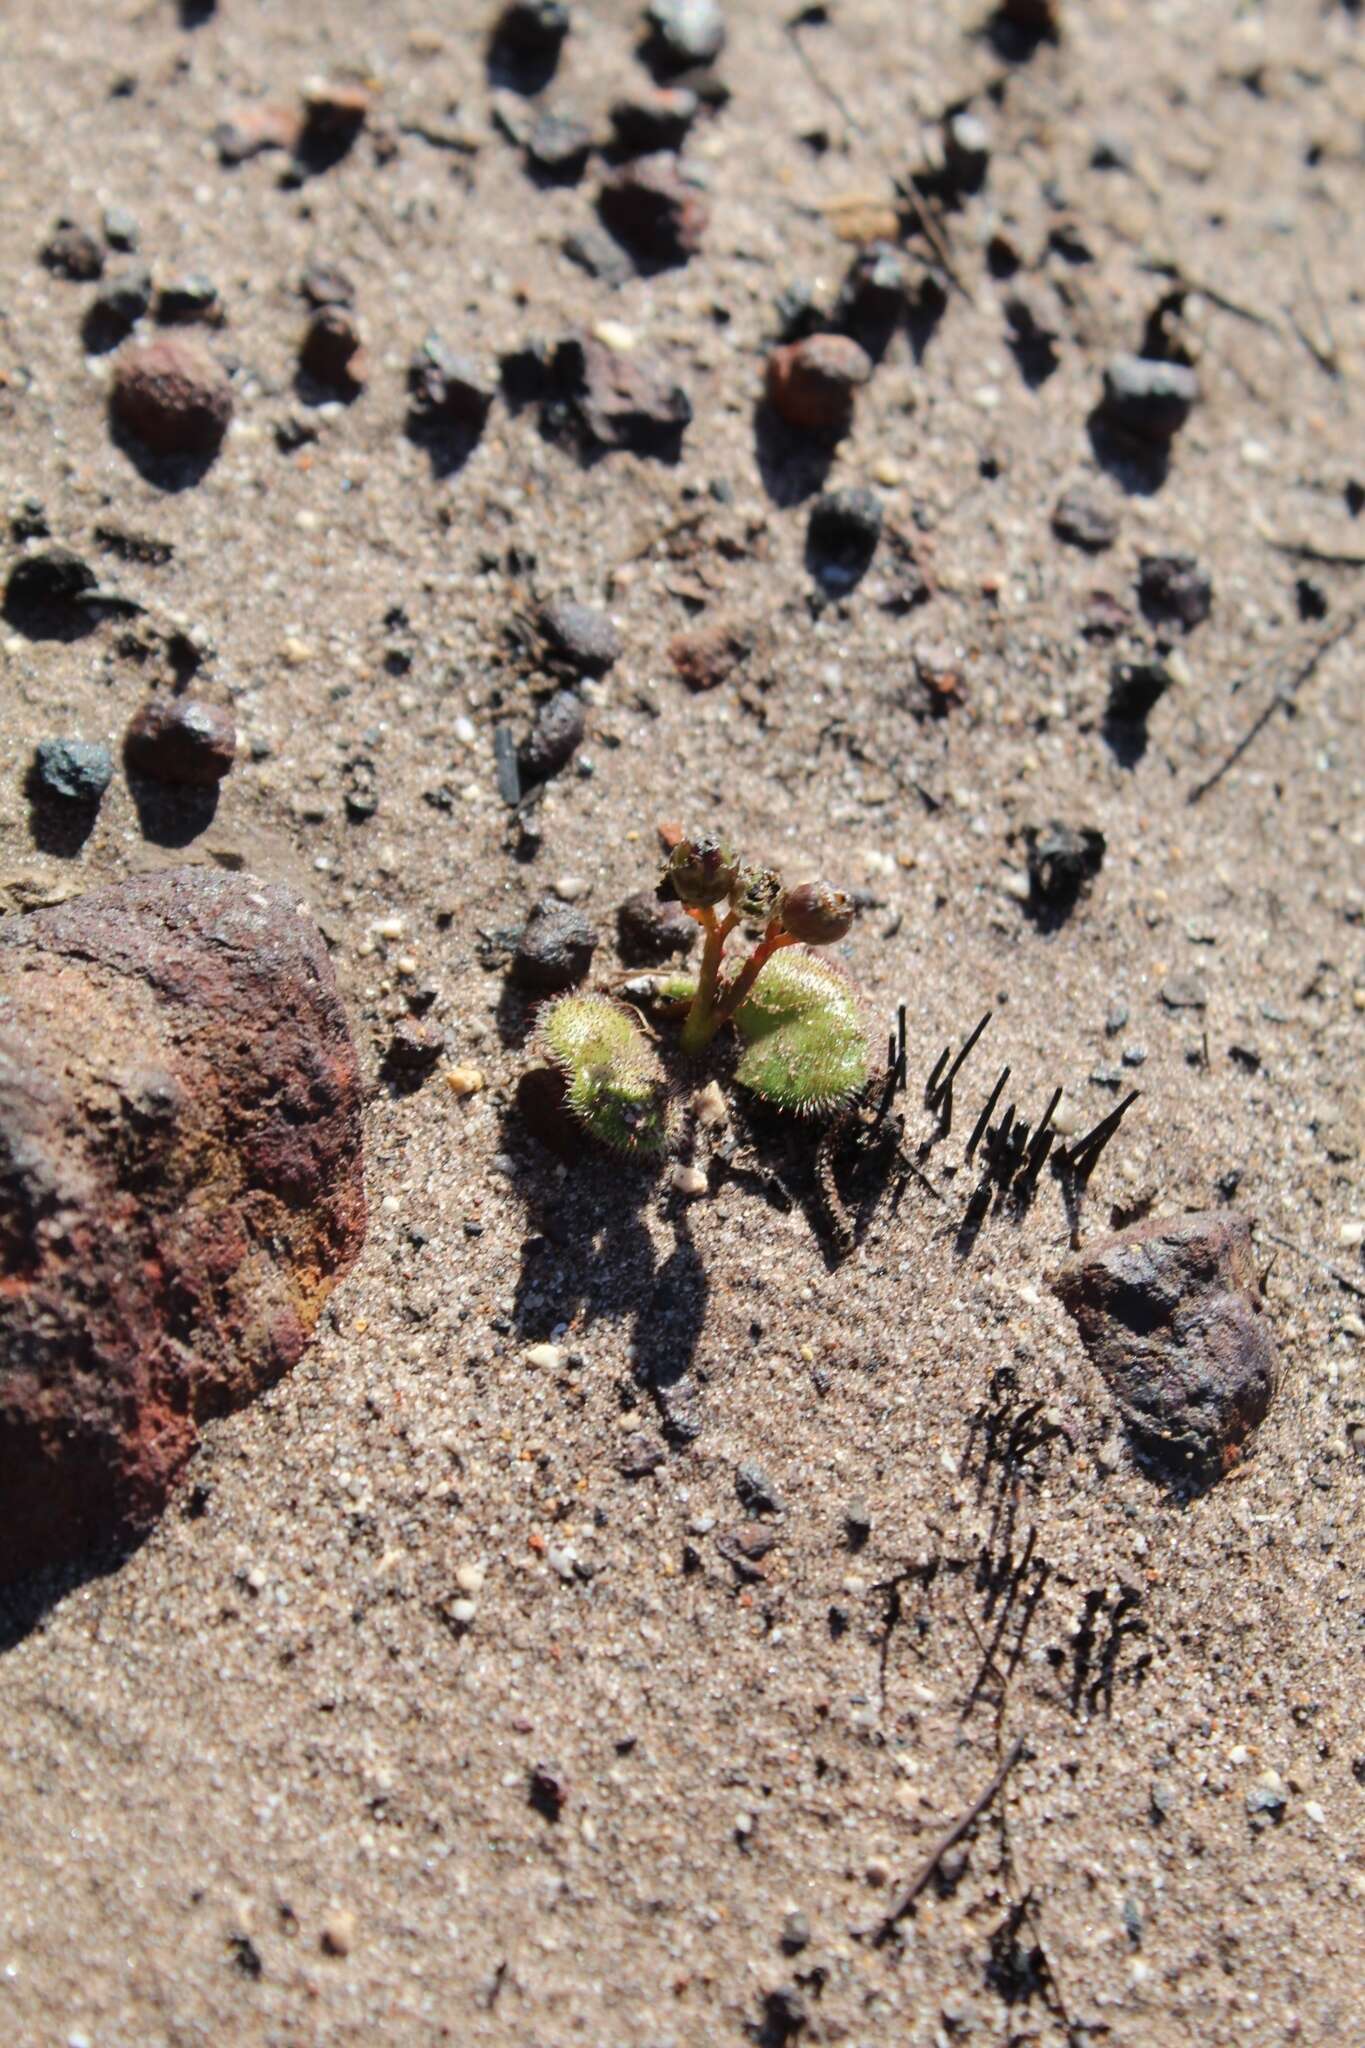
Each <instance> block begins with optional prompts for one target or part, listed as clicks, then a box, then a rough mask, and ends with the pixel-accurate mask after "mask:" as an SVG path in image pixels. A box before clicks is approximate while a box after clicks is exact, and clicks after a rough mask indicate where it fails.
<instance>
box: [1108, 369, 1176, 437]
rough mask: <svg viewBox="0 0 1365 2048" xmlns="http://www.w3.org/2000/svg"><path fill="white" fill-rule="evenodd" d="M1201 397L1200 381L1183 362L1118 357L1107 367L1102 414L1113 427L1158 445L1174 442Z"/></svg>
mask: <svg viewBox="0 0 1365 2048" xmlns="http://www.w3.org/2000/svg"><path fill="white" fill-rule="evenodd" d="M1198 398H1199V379H1198V378H1197V377H1196V376H1195V374H1194V371H1193V370H1191V369H1189V368H1187V367H1186V365H1185V364H1184V363H1168V362H1163V361H1159V360H1154V359H1152V358H1150V357H1147V356H1134V355H1119V356H1115V357H1114V359H1113V361H1112V362H1110V363H1109V364H1108V365H1106V368H1105V372H1104V397H1103V399H1102V401H1101V408H1100V409H1101V412H1102V414H1103V416H1104V418H1105V420H1106V421H1107V422H1108V424H1109V425H1110V426H1113V427H1117V428H1118V429H1119V430H1120V431H1121V432H1123V433H1126V434H1132V435H1134V436H1135V437H1136V438H1137V439H1138V440H1141V441H1150V442H1152V443H1154V444H1156V445H1158V446H1160V445H1164V444H1165V443H1167V442H1169V441H1172V440H1173V439H1174V438H1175V436H1176V435H1177V434H1178V433H1179V431H1180V429H1181V428H1182V427H1183V426H1184V424H1185V422H1186V420H1187V419H1188V418H1189V416H1190V413H1191V411H1192V410H1193V408H1194V406H1195V404H1196V403H1197V401H1198Z"/></svg>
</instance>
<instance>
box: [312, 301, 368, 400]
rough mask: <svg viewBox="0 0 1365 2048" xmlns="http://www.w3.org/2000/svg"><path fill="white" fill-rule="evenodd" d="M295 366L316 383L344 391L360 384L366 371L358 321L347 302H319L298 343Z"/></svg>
mask: <svg viewBox="0 0 1365 2048" xmlns="http://www.w3.org/2000/svg"><path fill="white" fill-rule="evenodd" d="M299 368H300V369H301V370H302V371H303V372H304V374H305V376H308V377H311V378H312V379H313V381H314V383H316V384H322V385H325V386H327V387H328V388H329V389H331V390H334V391H338V392H341V393H345V394H351V393H354V392H356V391H359V390H361V389H362V388H363V386H364V384H365V380H366V375H367V364H366V361H365V350H364V346H363V343H362V341H361V336H360V327H359V323H358V322H357V320H356V317H355V314H354V313H353V312H352V311H351V309H350V308H349V307H348V306H319V307H318V310H317V311H316V313H314V315H313V317H312V319H311V320H310V321H309V323H308V326H307V329H306V330H305V332H304V337H303V340H302V342H301V344H300V346H299Z"/></svg>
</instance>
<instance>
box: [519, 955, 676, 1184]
mask: <svg viewBox="0 0 1365 2048" xmlns="http://www.w3.org/2000/svg"><path fill="white" fill-rule="evenodd" d="M539 1039H540V1046H541V1050H542V1052H543V1053H544V1055H545V1057H546V1058H547V1059H549V1060H551V1061H553V1063H554V1064H555V1065H556V1066H557V1067H558V1068H559V1069H560V1070H561V1072H562V1073H563V1075H564V1077H565V1079H566V1081H567V1083H568V1089H567V1092H566V1095H565V1101H566V1103H567V1105H568V1107H569V1108H570V1109H571V1110H572V1111H573V1113H574V1115H575V1116H576V1117H577V1118H578V1120H579V1122H580V1123H581V1124H582V1125H583V1126H584V1128H585V1129H586V1130H588V1131H589V1132H590V1133H591V1134H592V1136H593V1137H594V1138H596V1139H597V1140H598V1141H599V1142H600V1143H601V1144H603V1145H609V1146H611V1148H612V1149H613V1151H616V1152H631V1153H636V1154H644V1155H654V1154H658V1153H661V1152H663V1151H664V1150H665V1149H666V1147H667V1144H668V1140H669V1135H670V1132H671V1128H672V1105H671V1101H670V1097H669V1090H668V1084H667V1082H666V1081H665V1079H664V1076H663V1072H662V1069H661V1068H660V1066H659V1063H658V1060H657V1059H656V1058H655V1055H654V1049H653V1047H652V1046H651V1045H650V1042H649V1040H648V1039H647V1038H646V1037H645V1034H644V1032H643V1031H641V1029H640V1027H639V1025H638V1024H637V1023H636V1021H635V1018H634V1016H633V1015H632V1014H631V1012H630V1011H629V1010H628V1009H626V1007H625V1005H624V1004H622V1003H616V1002H613V1001H612V1000H611V998H610V997H609V996H598V995H570V996H561V997H560V998H559V1000H558V1001H557V1002H554V1003H550V1004H548V1005H547V1007H546V1008H545V1009H544V1010H543V1011H542V1012H541V1017H540V1031H539Z"/></svg>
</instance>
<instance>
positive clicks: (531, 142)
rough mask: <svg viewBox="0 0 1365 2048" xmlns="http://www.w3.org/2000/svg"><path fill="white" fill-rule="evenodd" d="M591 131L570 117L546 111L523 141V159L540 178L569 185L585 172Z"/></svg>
mask: <svg viewBox="0 0 1365 2048" xmlns="http://www.w3.org/2000/svg"><path fill="white" fill-rule="evenodd" d="M592 142H593V137H592V130H591V128H589V127H588V125H587V123H586V122H584V121H580V120H579V119H578V118H577V116H576V115H573V114H556V113H551V112H549V111H548V110H547V111H546V112H545V113H543V114H541V115H539V116H538V118H537V119H536V121H535V123H534V125H533V126H532V129H531V132H530V134H529V135H528V136H527V138H526V160H527V162H528V163H529V164H531V165H532V166H533V167H534V169H536V170H537V171H539V173H540V175H541V176H542V178H545V179H547V180H549V181H551V182H553V183H555V184H563V185H573V184H576V183H577V182H578V180H579V179H580V178H581V177H582V175H583V173H584V171H585V170H586V169H587V163H588V157H589V155H590V153H591V151H592Z"/></svg>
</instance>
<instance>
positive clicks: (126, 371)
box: [109, 334, 232, 456]
mask: <svg viewBox="0 0 1365 2048" xmlns="http://www.w3.org/2000/svg"><path fill="white" fill-rule="evenodd" d="M109 403H110V408H111V410H112V413H113V417H114V419H115V421H116V423H117V424H118V426H119V427H121V428H122V429H123V431H124V432H125V433H128V434H131V435H132V436H133V437H134V439H136V440H138V441H141V442H142V444H143V446H144V447H146V448H148V449H150V450H151V452H152V454H154V455H199V456H207V455H213V454H215V453H216V452H217V450H218V448H219V446H220V444H221V442H222V439H223V436H224V434H226V432H227V430H228V427H229V425H230V423H231V420H232V385H231V383H230V382H229V379H228V374H227V372H226V370H224V369H223V367H222V365H221V364H220V363H219V362H217V361H216V360H215V358H214V357H213V356H211V355H210V354H209V352H208V350H207V349H206V348H204V347H203V346H202V345H201V344H200V343H199V342H197V341H192V340H191V339H190V338H189V337H188V336H187V335H183V334H161V335H157V336H156V338H155V339H154V340H152V341H133V342H129V344H128V346H127V347H126V348H125V349H124V350H123V351H122V353H121V354H120V356H119V358H118V361H117V362H116V363H115V365H114V381H113V385H112V387H111V389H110V395H109Z"/></svg>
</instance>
